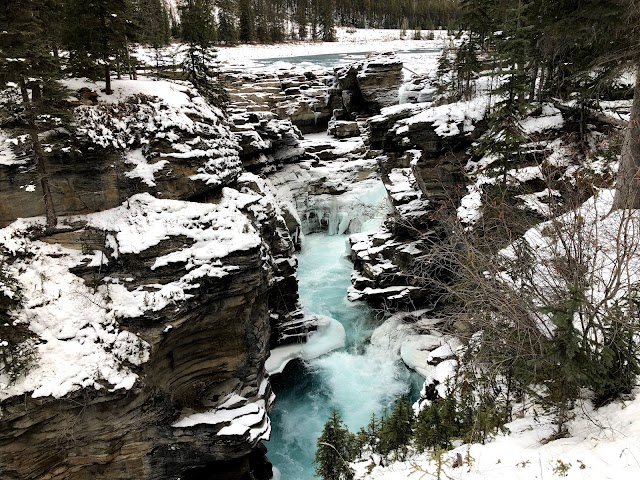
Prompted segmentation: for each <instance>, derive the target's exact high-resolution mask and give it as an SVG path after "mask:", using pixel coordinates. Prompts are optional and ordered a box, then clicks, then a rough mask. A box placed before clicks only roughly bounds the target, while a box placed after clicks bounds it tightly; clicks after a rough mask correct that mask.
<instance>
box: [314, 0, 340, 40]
mask: <svg viewBox="0 0 640 480" xmlns="http://www.w3.org/2000/svg"><path fill="white" fill-rule="evenodd" d="M334 12H335V0H320V5H319V8H318V15H319V18H318V24H319V25H320V28H321V30H322V41H323V42H335V40H336V29H335V21H334V18H333V16H334Z"/></svg>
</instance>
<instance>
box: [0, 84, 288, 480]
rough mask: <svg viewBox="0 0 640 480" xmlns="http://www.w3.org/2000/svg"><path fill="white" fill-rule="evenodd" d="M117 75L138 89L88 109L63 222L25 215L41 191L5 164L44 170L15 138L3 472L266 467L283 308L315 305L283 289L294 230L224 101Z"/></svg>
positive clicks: (0, 341)
mask: <svg viewBox="0 0 640 480" xmlns="http://www.w3.org/2000/svg"><path fill="white" fill-rule="evenodd" d="M81 83H86V82H84V81H82V82H81ZM114 86H115V88H116V92H117V93H116V94H115V95H114V96H113V99H115V100H120V99H128V100H126V101H125V103H124V104H115V103H113V101H112V102H111V103H105V104H103V105H102V106H101V105H95V106H86V107H78V108H80V109H83V110H84V113H83V114H82V113H80V112H78V114H77V115H76V118H77V121H78V122H79V123H78V129H79V130H82V129H83V128H84V130H82V131H81V132H80V133H82V132H84V133H83V134H82V136H81V137H76V138H74V139H73V140H71V143H72V145H70V146H69V150H68V151H67V150H64V151H63V150H60V152H58V154H57V156H56V157H55V161H53V160H54V159H53V158H52V159H50V160H51V162H50V166H51V176H50V183H51V185H52V190H53V191H54V192H55V193H54V198H53V200H54V201H53V203H54V207H55V208H56V211H57V213H58V225H57V228H55V229H51V230H46V229H45V228H44V219H43V218H42V217H37V216H35V217H32V218H26V219H23V220H16V219H15V218H16V216H17V215H16V212H17V211H18V210H16V209H15V208H18V207H20V208H21V209H22V210H20V211H21V212H22V213H25V214H28V213H29V212H31V213H32V214H33V213H35V214H36V215H37V214H41V213H42V203H41V202H40V203H38V202H35V201H33V199H35V198H36V197H35V196H40V195H41V193H39V192H38V191H37V189H35V193H34V189H33V188H28V189H26V188H25V189H20V191H19V195H22V196H19V197H16V196H15V192H14V191H13V190H8V189H6V188H4V187H5V186H6V185H4V184H3V183H2V181H3V178H4V177H3V172H4V173H6V172H9V173H8V174H11V175H17V177H16V178H18V180H19V181H21V182H22V181H24V182H25V184H28V185H32V184H34V182H32V180H30V177H29V175H32V173H30V172H31V170H32V169H31V167H30V165H23V164H21V163H20V162H17V163H16V162H15V161H13V160H12V159H15V158H17V157H16V155H17V154H18V153H19V152H17V151H16V150H15V149H13V148H9V149H3V150H2V151H1V152H0V155H2V158H3V159H5V157H10V158H9V159H8V160H7V161H3V162H2V165H0V205H2V207H3V208H2V209H0V210H2V212H1V213H2V215H4V217H2V220H0V223H2V222H4V224H5V225H6V227H5V228H3V229H0V258H1V260H0V264H1V267H0V268H1V272H0V316H1V317H2V321H1V322H0V384H1V385H0V458H2V462H0V477H2V479H3V480H4V479H7V480H17V479H22V478H40V477H44V476H50V477H47V478H56V479H63V478H64V479H72V478H86V476H87V475H88V476H95V475H97V476H101V477H104V478H110V479H115V480H125V479H126V480H128V479H131V478H140V479H142V478H144V479H150V480H160V479H166V478H178V477H182V476H183V475H184V472H185V471H187V470H192V469H205V470H206V469H214V470H215V468H217V467H216V466H217V465H221V464H224V465H225V468H226V469H228V471H229V472H232V474H231V475H237V477H238V478H240V477H241V476H242V475H243V474H244V473H245V472H247V471H248V470H249V468H250V464H253V463H256V462H257V463H256V464H258V465H261V466H262V467H260V468H263V467H264V466H265V464H264V451H262V450H261V449H260V442H261V440H263V439H265V438H267V437H268V436H269V424H268V420H267V417H266V415H267V412H268V410H269V408H270V405H271V402H272V393H271V387H270V384H269V382H268V379H267V377H266V376H265V373H264V362H265V360H266V358H267V356H268V352H269V340H270V338H269V337H270V332H271V328H270V322H271V317H272V315H276V316H277V315H281V314H282V315H284V313H283V312H287V311H291V309H292V308H291V307H292V306H294V307H295V305H296V303H297V290H294V291H292V292H291V293H290V294H288V296H287V298H286V299H285V300H284V301H283V300H282V297H281V296H278V297H277V298H278V302H279V303H277V304H276V302H275V301H274V298H276V296H275V295H272V289H274V288H275V286H276V285H278V284H280V286H282V287H284V284H286V282H290V281H291V279H294V280H295V271H296V263H295V260H294V259H293V258H291V254H292V253H293V242H292V240H291V237H290V235H289V233H288V231H287V227H286V224H285V222H284V220H283V219H282V216H281V214H280V211H279V210H278V208H277V205H276V204H275V200H274V198H273V196H272V195H271V194H270V193H269V191H268V188H266V187H265V184H264V182H263V181H261V180H260V179H259V178H258V177H255V176H250V175H247V176H244V177H243V178H241V179H240V178H239V177H240V172H241V168H242V167H241V164H240V160H239V155H238V148H239V147H238V143H237V141H236V140H235V138H234V137H233V135H232V134H231V132H230V130H229V129H228V128H227V127H226V124H225V120H224V118H223V116H222V114H221V112H219V111H218V110H217V109H215V108H214V107H211V106H209V105H207V104H206V103H204V101H203V99H202V97H200V96H199V95H197V92H195V90H193V89H192V87H190V86H189V85H186V84H182V83H175V84H173V83H170V82H145V81H141V82H139V83H136V82H126V81H123V82H115V81H114ZM125 87H126V88H125ZM147 88H148V89H151V90H149V91H147V90H146V89H147ZM132 92H133V93H135V94H136V95H138V96H137V97H136V98H138V99H139V102H136V101H133V100H131V96H130V94H131V93H132ZM151 95H154V96H153V97H151ZM92 109H93V110H92ZM118 112H119V113H120V114H121V116H120V117H117V118H116V117H114V115H116V114H118ZM2 135H4V132H3V134H2ZM92 135H99V137H94V136H92ZM102 140H104V141H105V142H107V140H108V142H107V143H104V145H103V143H101V142H102ZM11 145H13V144H11ZM78 146H79V148H80V150H81V151H82V152H88V153H86V155H87V156H86V158H83V160H84V161H83V162H77V157H76V156H74V155H76V154H77V152H75V151H74V150H73V148H75V147H78ZM64 148H66V147H64ZM74 152H75V153H74ZM114 162H115V163H114ZM112 165H115V167H112ZM12 169H13V170H12ZM9 170H10V171H9ZM65 172H66V173H65ZM69 172H70V173H69ZM63 173H65V175H63ZM65 182H66V183H65ZM65 185H66V186H65ZM69 186H71V187H72V188H71V193H70V195H69V196H68V197H67V196H65V194H64V192H67V191H68V187H69ZM65 189H66V190H65ZM28 195H35V196H34V197H33V198H31V199H30V197H28ZM8 204H9V205H11V206H12V208H13V207H15V208H14V209H13V210H12V209H7V208H4V207H5V206H6V205H8ZM69 214H73V215H69ZM24 216H25V217H29V215H24ZM294 283H295V282H294ZM8 365H11V368H8V367H7V366H8ZM230 399H231V400H233V399H235V400H237V401H235V400H234V402H233V405H231V404H230V403H229V404H228V403H227V400H230ZM240 399H242V400H241V401H240ZM231 407H233V408H231ZM218 410H220V414H219V415H220V416H224V414H225V412H226V413H228V414H229V416H230V418H229V419H228V420H225V421H224V422H222V423H219V422H218V423H215V424H214V423H211V422H209V423H207V422H204V423H199V424H198V425H195V424H194V425H192V426H189V427H186V426H185V427H173V426H172V425H175V424H177V423H178V424H179V422H180V419H181V418H182V417H186V416H191V415H201V414H206V413H207V412H208V413H209V414H211V415H216V413H215V412H216V411H218ZM231 410H238V411H237V412H235V413H237V415H235V413H234V414H233V415H231V413H230V412H231ZM245 410H246V411H247V412H245ZM244 413H247V414H246V415H245V414H244ZM253 416H255V418H254V417H253ZM231 417H233V418H231ZM258 417H259V418H258ZM216 418H218V417H217V416H216ZM225 418H226V417H225ZM254 420H255V422H254ZM245 427H246V428H245ZM227 433H228V434H227ZM42 451H47V452H49V453H50V454H48V455H42ZM251 468H253V467H251ZM52 472H53V473H52ZM96 472H99V473H96ZM51 475H53V476H51ZM230 478H231V477H230ZM233 478H235V477H233ZM265 478H267V477H266V476H265Z"/></svg>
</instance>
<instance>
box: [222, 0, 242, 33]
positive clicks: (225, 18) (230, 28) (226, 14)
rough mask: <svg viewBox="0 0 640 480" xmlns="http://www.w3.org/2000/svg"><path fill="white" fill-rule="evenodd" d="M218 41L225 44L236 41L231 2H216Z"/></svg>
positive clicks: (227, 0) (224, 0)
mask: <svg viewBox="0 0 640 480" xmlns="http://www.w3.org/2000/svg"><path fill="white" fill-rule="evenodd" d="M218 41H219V42H224V43H226V44H235V43H237V41H238V33H237V30H236V11H235V3H234V2H233V1H232V0H218Z"/></svg>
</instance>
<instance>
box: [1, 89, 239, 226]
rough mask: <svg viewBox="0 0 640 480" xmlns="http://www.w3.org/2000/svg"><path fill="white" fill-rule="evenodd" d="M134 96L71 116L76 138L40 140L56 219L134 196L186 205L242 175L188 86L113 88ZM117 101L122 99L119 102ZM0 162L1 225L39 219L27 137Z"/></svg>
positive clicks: (213, 117) (230, 143)
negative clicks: (156, 197)
mask: <svg viewBox="0 0 640 480" xmlns="http://www.w3.org/2000/svg"><path fill="white" fill-rule="evenodd" d="M118 85H120V88H121V89H129V88H131V89H133V88H135V89H134V90H133V92H138V94H137V95H135V96H131V97H129V98H128V99H127V100H126V101H122V102H118V103H101V104H99V105H94V106H80V107H78V108H76V109H75V110H74V115H75V117H76V122H77V124H78V128H77V132H76V134H75V135H73V136H72V135H71V134H70V133H69V132H68V131H66V130H64V129H58V130H54V131H50V132H44V133H43V134H41V137H42V140H41V141H42V147H43V150H44V153H45V157H46V158H45V160H46V163H47V170H48V174H49V175H48V179H49V184H50V189H51V192H52V195H53V203H54V205H55V209H56V212H57V214H58V215H74V214H86V213H92V212H97V211H101V210H106V209H109V208H114V207H116V206H117V205H119V204H120V203H122V202H123V201H124V200H125V199H127V198H128V197H130V196H131V195H134V194H136V193H140V192H149V193H151V194H154V195H161V196H162V198H173V199H181V200H187V199H191V198H193V197H196V196H198V195H202V194H204V193H207V192H210V191H212V190H216V189H218V190H219V188H220V187H221V186H222V185H225V184H228V183H230V182H232V181H233V180H234V179H235V178H236V177H237V176H238V175H239V173H240V171H241V170H242V164H241V162H240V159H239V157H238V147H237V142H236V140H235V139H234V138H233V137H232V136H231V135H230V133H229V129H228V127H227V126H226V125H225V124H223V122H222V120H221V118H222V115H221V112H220V111H219V110H218V109H216V108H215V107H211V106H210V105H208V104H207V103H206V102H205V101H204V99H203V98H202V97H200V96H199V95H198V93H197V92H196V91H195V89H193V88H192V87H190V86H189V85H188V84H183V83H167V82H165V83H164V84H162V83H161V84H160V85H162V86H163V90H161V91H160V93H163V94H165V95H166V98H164V99H160V98H158V97H154V96H151V95H150V94H151V93H155V92H156V90H157V85H158V82H153V81H146V80H139V81H137V82H128V81H122V82H119V83H118ZM123 100H124V99H123ZM7 140H8V141H9V142H10V144H14V147H13V151H12V152H10V154H9V155H10V156H9V158H11V160H9V159H8V160H6V161H0V192H2V199H3V201H2V202H0V226H6V225H7V224H8V223H9V222H11V221H13V220H14V219H15V218H28V217H35V216H38V215H43V214H44V204H43V202H42V201H41V200H40V199H41V198H42V191H41V185H40V181H39V177H38V175H39V174H38V171H37V168H35V163H34V160H33V159H32V158H33V157H32V155H31V151H32V148H33V146H32V145H31V142H30V141H29V140H28V136H24V135H23V136H17V137H16V138H13V139H12V138H9V139H7Z"/></svg>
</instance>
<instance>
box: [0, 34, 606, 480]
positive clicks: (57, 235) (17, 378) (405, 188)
mask: <svg viewBox="0 0 640 480" xmlns="http://www.w3.org/2000/svg"><path fill="white" fill-rule="evenodd" d="M436 33H444V32H436ZM443 40H444V38H438V37H436V40H433V41H421V42H418V41H415V42H413V43H412V45H414V46H415V48H406V49H405V50H406V51H405V53H401V54H399V55H393V54H380V55H372V56H370V57H366V58H353V57H351V58H347V59H346V61H345V60H344V59H343V61H341V63H340V64H339V65H337V66H336V67H335V68H327V67H326V66H317V65H312V64H310V63H307V61H308V60H309V59H310V57H308V56H305V57H303V58H298V59H295V58H292V59H289V60H291V61H289V62H287V61H286V59H282V61H279V62H274V63H273V64H268V63H269V60H270V59H273V58H274V57H273V56H272V55H273V53H271V54H269V55H266V54H265V55H263V57H264V58H263V59H262V61H260V59H255V62H252V65H251V68H249V67H248V66H247V65H245V63H247V64H248V63H249V62H248V61H247V59H244V58H240V59H239V58H233V57H240V55H239V54H236V53H234V49H229V51H230V52H231V53H226V55H227V57H226V58H225V54H221V55H220V57H221V60H220V61H221V63H220V79H221V81H222V82H223V84H224V85H225V88H226V91H227V94H228V96H229V102H228V105H227V106H226V111H225V112H223V111H222V110H220V109H219V108H217V107H215V106H213V105H212V104H211V103H210V102H209V100H208V98H205V96H204V95H203V94H202V93H201V92H199V91H198V90H197V89H196V88H194V87H193V85H191V84H189V83H188V82H185V81H180V80H178V81H172V80H161V79H152V78H149V77H146V78H140V79H138V80H115V79H114V81H113V88H114V93H113V94H112V95H106V94H103V93H102V92H101V89H102V87H103V84H102V83H101V82H90V81H88V80H86V79H66V80H65V81H64V83H65V85H66V87H67V88H68V89H69V91H70V92H71V93H72V95H73V98H68V99H67V100H66V102H67V107H68V109H69V111H70V112H71V113H72V115H73V119H74V121H73V125H72V126H69V127H68V128H67V127H60V126H57V125H55V124H48V123H46V122H44V123H43V127H42V131H41V132H40V135H39V136H38V137H39V138H40V140H41V142H42V148H43V152H44V158H45V160H46V167H47V170H48V174H47V176H46V177H47V179H48V182H49V185H50V187H51V192H52V198H53V204H54V206H55V210H56V213H57V215H58V222H57V225H56V226H55V227H54V228H50V227H47V226H46V225H45V219H44V218H43V217H42V215H43V214H44V204H43V202H42V200H41V199H42V197H43V191H42V190H43V183H42V175H41V172H40V171H39V170H38V168H37V165H36V164H35V162H34V160H33V150H34V145H33V144H32V140H31V139H30V137H29V136H28V135H26V134H24V133H23V132H20V131H18V130H17V129H11V128H8V127H7V128H4V127H3V129H2V130H0V227H1V228H0V319H1V320H2V321H1V322H0V367H2V369H1V370H0V372H1V373H0V478H2V479H3V480H4V479H7V480H17V479H26V478H29V479H31V478H34V479H35V478H38V479H40V478H42V479H47V480H62V479H72V480H76V479H77V480H84V479H87V480H88V479H94V478H105V479H110V480H111V479H122V480H126V479H132V478H136V479H158V480H160V479H176V480H177V479H182V480H201V479H202V480H204V479H207V480H252V479H253V480H268V479H270V478H276V479H280V480H308V479H312V478H314V473H313V469H314V465H313V464H312V460H313V454H314V451H315V448H316V444H315V442H316V439H317V437H318V435H319V433H320V431H321V430H322V426H323V424H324V422H325V420H326V418H327V416H328V415H329V413H330V411H331V410H332V409H337V410H338V411H339V412H340V413H341V415H342V416H343V418H344V420H345V423H346V424H347V426H348V427H349V428H350V429H351V430H352V431H356V430H357V429H358V428H359V427H361V426H364V425H365V424H366V423H367V422H368V421H369V418H370V417H371V415H372V414H376V415H380V414H381V413H383V412H384V411H385V410H389V409H390V408H391V406H392V405H393V403H394V401H395V400H396V399H397V398H399V397H402V396H404V395H409V396H410V398H411V400H412V401H415V400H417V401H418V403H424V402H426V401H432V400H433V399H434V398H436V397H437V396H438V394H439V393H442V390H443V388H444V386H445V384H446V382H447V379H448V378H450V377H451V375H452V371H453V370H455V366H456V365H457V362H458V351H459V347H460V345H461V342H460V340H458V339H457V337H456V335H457V334H460V336H466V337H467V338H468V337H469V333H470V331H469V325H468V323H467V322H466V321H464V319H462V320H455V321H452V320H450V319H445V318H444V316H442V315H441V312H440V310H438V308H440V307H441V304H440V303H439V302H440V299H441V297H442V294H443V292H442V284H443V283H446V282H447V281H449V280H450V278H449V277H447V275H448V274H449V272H447V269H446V268H443V265H445V266H446V260H447V259H446V258H444V254H445V253H447V252H444V253H443V254H440V253H441V251H440V250H438V248H435V247H437V246H439V245H445V246H448V243H447V242H448V241H449V238H450V236H451V235H452V233H453V228H452V227H451V223H448V219H451V218H454V219H457V220H459V221H460V225H462V227H463V228H466V229H471V228H472V226H473V225H474V224H475V222H487V223H488V224H490V222H492V221H497V219H501V218H502V217H501V216H500V215H501V214H502V213H501V211H500V207H501V204H498V202H493V203H492V200H494V199H491V198H489V201H485V199H484V197H483V195H485V192H484V190H483V189H484V188H486V187H487V186H491V185H496V184H497V183H498V181H499V180H498V179H500V178H502V179H504V180H503V182H504V184H505V185H508V186H509V188H513V191H510V192H509V195H510V197H509V200H510V201H511V202H512V204H513V205H515V207H514V209H516V210H518V211H524V212H525V214H524V215H528V216H531V217H535V220H536V221H538V222H539V221H541V220H542V219H545V218H547V217H549V216H550V212H551V211H552V209H553V208H555V207H556V202H557V203H561V201H563V200H564V198H562V195H561V194H560V193H557V191H556V189H554V188H550V187H549V186H548V185H547V183H546V182H545V180H547V179H548V178H549V177H550V176H553V178H554V180H555V179H557V180H558V183H562V184H563V185H564V186H567V190H570V189H571V188H572V185H575V183H572V179H573V178H574V176H580V178H581V179H588V181H589V182H592V183H593V184H594V185H599V184H605V183H606V182H607V181H608V180H610V179H611V176H612V170H611V167H610V166H608V165H605V164H604V163H598V161H595V162H594V163H593V164H591V165H587V164H586V163H585V164H579V162H578V161H575V160H572V158H571V155H569V150H570V149H572V148H574V144H572V143H570V142H569V141H566V142H565V141H564V140H560V139H559V137H560V131H561V129H562V128H564V127H565V124H566V123H569V122H570V119H569V118H568V116H567V115H566V114H564V113H563V111H561V110H560V109H559V108H557V107H556V106H555V105H553V104H551V103H544V104H541V105H540V106H539V108H536V109H534V110H532V111H531V112H529V113H528V114H527V120H526V121H525V122H522V125H521V128H522V131H523V132H525V133H526V134H527V135H528V136H529V137H528V138H529V139H530V142H529V143H527V146H526V151H525V152H524V153H523V154H522V156H520V157H518V161H517V162H514V163H513V164H509V165H507V164H506V163H505V164H502V163H500V162H498V160H497V157H495V158H494V157H491V156H489V155H487V156H486V157H481V156H478V155H475V156H474V155H470V154H469V149H470V148H472V147H474V146H475V145H474V142H476V141H478V139H479V138H480V136H481V134H483V133H484V132H486V131H487V128H488V126H487V118H486V117H487V111H488V109H489V106H490V104H491V101H492V100H491V97H490V95H485V94H484V93H483V85H482V82H483V81H485V82H488V81H490V79H488V78H481V79H479V80H478V83H479V86H478V94H477V95H476V96H475V97H474V98H472V99H471V100H459V101H453V102H450V103H444V102H441V104H438V105H435V104H433V103H432V102H433V99H434V93H435V88H434V85H433V72H434V71H435V68H436V57H437V56H438V53H439V51H440V49H441V48H442V46H443ZM361 48H362V46H358V49H356V48H355V47H353V48H352V49H351V51H350V53H352V54H353V53H358V52H361V51H362V50H361ZM146 54H147V57H148V58H150V56H151V53H150V52H146ZM265 59H269V60H265ZM298 60H302V61H298ZM325 60H326V59H325ZM402 60H405V62H404V64H403V61H402ZM491 81H492V80H491ZM485 87H486V85H485ZM0 97H1V98H0V100H1V101H2V102H3V103H2V104H3V105H5V106H6V105H13V104H19V101H20V100H19V92H18V89H17V87H15V86H14V87H10V88H7V89H6V90H4V91H3V92H2V95H1V96H0ZM7 108H8V107H7ZM9 123H10V122H5V125H6V124H9ZM569 133H573V132H571V131H570V132H569ZM593 135H594V138H596V139H599V140H598V141H601V138H600V137H598V136H597V135H596V133H594V134H593ZM563 142H564V143H563ZM594 143H595V141H594ZM496 172H498V173H496ZM550 172H551V173H550ZM576 172H578V173H576ZM594 179H595V180H594ZM585 181H586V180H585ZM598 182H600V183H598ZM578 183H579V182H578ZM558 199H559V200H558ZM384 200H386V202H385V201H384ZM483 201H485V206H487V205H488V206H487V207H486V208H495V209H496V211H495V212H494V211H491V210H488V211H489V212H491V214H490V215H486V216H483V213H482V210H481V206H483V204H482V202H483ZM496 204H498V205H497V206H496ZM493 213H495V215H493ZM371 219H376V221H374V222H371V221H370V220H371ZM491 226H493V225H491ZM498 226H500V225H498ZM500 241H502V242H505V243H506V239H501V240H500ZM434 246H435V247H434ZM454 246H455V245H454ZM505 246H506V245H505ZM434 279H436V280H438V281H434ZM42 452H46V454H43V453H42ZM523 461H524V460H523ZM272 463H273V465H272ZM273 467H275V468H273ZM377 467H380V466H377ZM407 468H409V467H407ZM514 468H515V467H514ZM523 468H524V467H523ZM362 470H363V471H364V470H365V469H364V468H363V469H362ZM363 475H364V474H363Z"/></svg>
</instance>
